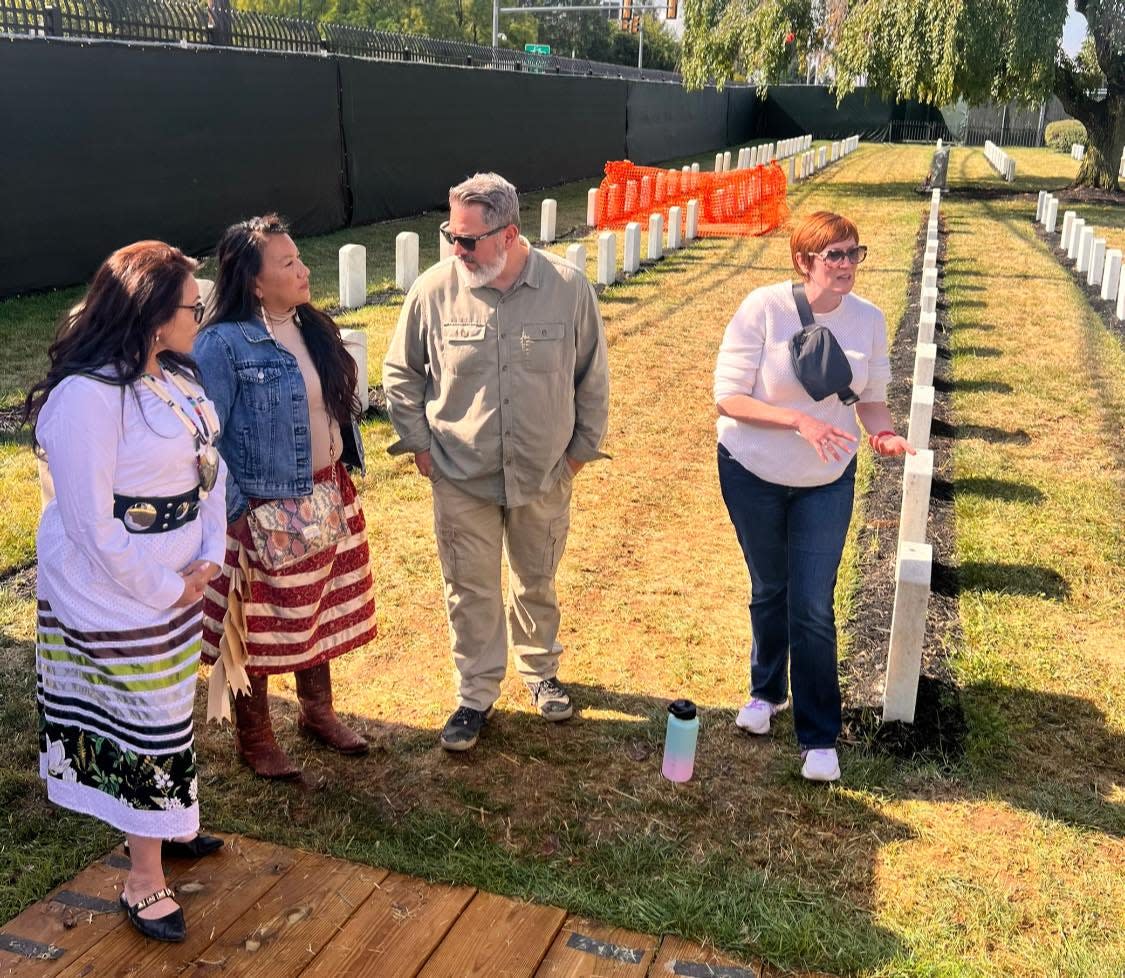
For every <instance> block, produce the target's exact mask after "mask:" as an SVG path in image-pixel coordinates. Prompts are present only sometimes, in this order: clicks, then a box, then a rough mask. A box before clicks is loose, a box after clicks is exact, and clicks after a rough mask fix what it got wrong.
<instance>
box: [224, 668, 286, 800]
mask: <svg viewBox="0 0 1125 978" xmlns="http://www.w3.org/2000/svg"><path fill="white" fill-rule="evenodd" d="M268 683H269V677H268V676H251V677H250V694H249V695H248V696H247V695H236V696H235V697H234V747H235V750H237V751H238V756H239V757H241V758H242V759H243V760H244V761H245V762H246V763H247V764H248V765H250V767H251V768H252V769H253V771H254V773H255V774H256V775H258V776H259V777H261V778H276V779H278V780H281V781H291V780H293V779H295V778H299V777H300V776H301V769H300V768H299V767H296V766H295V765H294V764H293V762H292V761H291V760H289V757H288V756H287V755H286V753H285V751H283V750H282V749H281V748H280V747H278V745H277V741H276V740H274V737H273V727H272V726H270V701H269V696H268V695H267V687H268Z"/></svg>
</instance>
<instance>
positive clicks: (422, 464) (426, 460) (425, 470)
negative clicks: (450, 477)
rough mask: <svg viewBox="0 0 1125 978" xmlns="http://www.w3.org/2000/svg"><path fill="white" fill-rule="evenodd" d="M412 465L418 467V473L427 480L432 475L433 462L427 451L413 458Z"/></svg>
mask: <svg viewBox="0 0 1125 978" xmlns="http://www.w3.org/2000/svg"><path fill="white" fill-rule="evenodd" d="M414 464H415V465H416V466H418V471H419V472H421V473H422V475H424V476H425V477H426V478H427V479H429V478H431V477H432V476H433V474H434V460H433V458H432V457H431V456H430V453H429V452H428V451H426V452H419V453H418V454H417V455H415V456H414Z"/></svg>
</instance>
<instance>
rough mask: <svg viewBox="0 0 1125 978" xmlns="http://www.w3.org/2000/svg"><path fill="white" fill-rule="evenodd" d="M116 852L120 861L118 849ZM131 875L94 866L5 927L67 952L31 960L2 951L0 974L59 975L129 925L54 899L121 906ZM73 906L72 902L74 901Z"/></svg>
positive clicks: (17, 977) (102, 863)
mask: <svg viewBox="0 0 1125 978" xmlns="http://www.w3.org/2000/svg"><path fill="white" fill-rule="evenodd" d="M114 854H115V855H117V856H118V857H121V849H120V847H118V848H117V849H116V850H114ZM126 875H127V873H126V871H125V870H123V869H118V868H115V867H114V866H113V865H111V864H110V863H107V862H106V860H105V859H99V860H98V861H97V862H95V863H91V864H90V865H89V866H87V867H86V868H85V869H84V870H82V872H80V873H79V874H78V875H77V876H75V877H74V879H72V880H69V881H67V882H66V883H63V884H62V885H61V886H59V887H56V888H55V889H54V890H52V891H51V893H49V894H48V895H47V896H45V897H44V898H43V899H42V900H40V901H39V902H38V903H35V904H32V905H31V906H30V907H28V908H27V909H26V910H25V911H24V912H23V913H21V914H20V915H19V916H18V917H15V918H14V919H12V920H10V921H8V923H6V924H4V925H2V926H0V931H3V933H4V934H7V935H9V936H11V937H17V938H22V939H24V940H27V941H35V942H36V943H38V944H41V945H43V946H44V947H45V948H55V949H57V950H60V951H62V952H63V953H62V956H61V957H59V958H57V959H55V960H50V959H48V958H26V957H24V956H23V955H22V954H17V953H15V952H14V951H11V950H0V976H3V978H50V976H52V975H56V974H58V973H59V972H60V971H62V970H63V968H65V967H66V966H67V965H68V964H70V962H71V961H73V960H74V958H75V956H76V955H79V954H81V953H82V952H83V951H85V950H86V949H87V948H89V947H91V946H92V945H94V944H96V943H97V942H98V941H100V940H101V939H102V938H103V937H105V935H106V934H108V933H109V932H110V931H112V930H113V929H114V928H115V927H118V926H120V925H121V924H122V923H123V922H124V921H125V915H124V914H122V913H120V912H117V913H93V912H91V911H83V910H81V909H79V908H77V907H74V906H68V905H66V904H64V903H60V902H58V901H56V900H54V899H53V898H54V897H55V896H56V895H59V894H62V893H64V892H65V893H73V894H81V895H83V896H87V897H91V898H93V899H95V900H101V901H105V902H106V903H112V904H116V903H117V894H118V892H119V891H120V889H121V887H122V885H124V883H125V877H126ZM72 902H73V901H72Z"/></svg>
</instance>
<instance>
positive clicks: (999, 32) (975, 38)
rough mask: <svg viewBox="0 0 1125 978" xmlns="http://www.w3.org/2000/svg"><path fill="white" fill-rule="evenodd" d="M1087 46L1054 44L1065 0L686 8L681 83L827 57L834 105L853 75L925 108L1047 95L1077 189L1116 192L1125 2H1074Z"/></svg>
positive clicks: (1121, 142)
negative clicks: (1082, 140) (1077, 130)
mask: <svg viewBox="0 0 1125 978" xmlns="http://www.w3.org/2000/svg"><path fill="white" fill-rule="evenodd" d="M1074 6H1075V9H1076V10H1077V11H1078V12H1079V13H1080V14H1082V15H1083V16H1084V17H1085V18H1086V23H1087V26H1088V29H1089V44H1088V45H1087V46H1086V48H1085V49H1084V53H1083V54H1080V55H1079V57H1078V58H1076V59H1071V58H1069V57H1068V56H1067V55H1066V54H1065V52H1063V51H1062V49H1061V47H1060V44H1059V42H1060V40H1061V38H1062V30H1063V24H1064V23H1065V21H1066V16H1067V0H958V2H948V3H945V2H942V0H852V2H850V3H848V2H847V0H760V2H759V0H686V3H685V25H684V45H683V48H684V51H683V63H682V70H683V74H684V84H685V85H687V86H688V87H691V88H699V87H702V86H703V85H704V84H706V83H707V81H708V80H709V79H711V78H715V79H717V80H718V81H720V82H723V81H725V80H728V79H730V78H732V77H735V76H736V75H739V74H741V75H746V76H747V77H750V78H753V79H755V80H756V81H757V82H759V83H760V84H763V85H764V84H768V83H771V82H775V81H777V80H778V79H780V78H782V77H784V75H785V73H786V71H787V70H789V69H790V67H791V65H792V61H793V59H794V58H797V59H798V61H799V63H800V64H802V65H804V64H807V62H808V58H809V56H810V55H819V56H821V57H826V58H827V59H828V61H829V63H830V65H831V71H832V77H833V78H834V82H833V88H834V90H835V93H836V95H837V97H838V98H843V97H844V96H845V95H846V94H848V92H850V91H852V90H853V89H854V88H855V86H856V83H857V79H861V78H863V79H866V83H867V85H869V86H870V87H872V88H874V89H876V90H878V91H880V92H882V93H883V94H885V95H887V96H890V97H893V98H912V99H917V100H919V101H922V102H927V103H930V104H932V105H947V104H949V103H950V102H955V101H957V100H958V99H962V98H963V99H965V100H966V101H968V102H970V103H975V104H980V103H984V102H990V101H992V102H1006V101H1010V100H1017V101H1021V102H1024V103H1026V104H1035V103H1037V102H1040V101H1042V100H1043V99H1044V98H1046V97H1047V96H1048V95H1050V94H1052V93H1053V94H1055V95H1057V96H1058V97H1059V99H1060V101H1061V102H1062V104H1063V106H1064V108H1065V109H1066V110H1067V112H1069V113H1070V114H1071V115H1072V116H1074V118H1076V119H1078V120H1079V121H1080V122H1081V123H1082V124H1083V125H1085V127H1086V132H1087V134H1088V139H1089V144H1088V149H1087V153H1086V157H1085V160H1084V161H1083V164H1082V168H1081V170H1080V171H1079V174H1078V181H1077V183H1078V185H1080V186H1093V187H1100V188H1104V189H1116V187H1117V172H1118V167H1119V166H1120V160H1121V151H1122V148H1123V147H1125V0H1075V4H1074Z"/></svg>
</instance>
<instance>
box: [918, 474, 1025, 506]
mask: <svg viewBox="0 0 1125 978" xmlns="http://www.w3.org/2000/svg"><path fill="white" fill-rule="evenodd" d="M930 494H931V495H932V496H934V497H935V498H937V499H942V500H951V499H954V498H956V497H957V496H970V495H971V496H982V497H984V498H985V499H1003V500H1006V501H1008V502H1013V503H1041V502H1043V500H1044V499H1045V498H1046V496H1044V494H1043V492H1042V490H1040V489H1037V488H1036V487H1035V486H1030V485H1028V484H1027V483H1026V482H1015V481H1013V480H1012V479H991V478H987V477H984V476H980V477H976V476H968V477H966V478H963V479H956V480H955V481H953V482H950V481H949V480H947V479H934V480H933V483H932V486H931V489H930Z"/></svg>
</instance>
